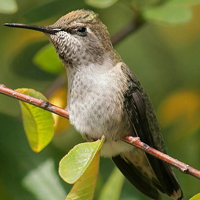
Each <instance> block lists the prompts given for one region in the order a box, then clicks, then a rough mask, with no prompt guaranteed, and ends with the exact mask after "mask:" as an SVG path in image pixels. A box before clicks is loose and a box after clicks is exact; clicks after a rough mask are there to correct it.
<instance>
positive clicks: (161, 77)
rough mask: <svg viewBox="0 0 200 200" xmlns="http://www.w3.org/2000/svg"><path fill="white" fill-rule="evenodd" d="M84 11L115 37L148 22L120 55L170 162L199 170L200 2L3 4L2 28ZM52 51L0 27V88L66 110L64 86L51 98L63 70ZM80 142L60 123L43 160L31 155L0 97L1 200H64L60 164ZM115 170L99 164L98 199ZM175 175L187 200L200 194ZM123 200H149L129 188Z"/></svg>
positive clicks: (10, 0)
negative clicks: (22, 91) (146, 101)
mask: <svg viewBox="0 0 200 200" xmlns="http://www.w3.org/2000/svg"><path fill="white" fill-rule="evenodd" d="M81 8H85V9H92V10H94V11H95V12H97V13H99V15H100V19H101V20H102V21H103V22H104V23H105V24H106V26H107V27H108V30H109V32H110V33H111V35H115V34H116V33H117V32H118V31H119V30H121V29H123V27H125V26H126V25H127V24H128V23H129V22H130V21H131V20H132V19H134V17H135V11H137V13H139V14H140V15H141V17H142V18H143V19H144V25H143V26H142V27H141V28H140V29H139V30H137V31H135V32H133V33H132V34H131V35H129V36H128V37H126V38H125V39H123V40H122V41H121V42H120V43H118V44H117V45H116V46H115V49H116V50H117V51H118V52H119V54H120V55H121V56H122V58H123V60H124V62H125V63H126V64H127V65H129V66H130V68H131V69H132V70H133V71H134V72H135V74H136V75H137V76H138V78H139V80H140V81H141V83H142V85H143V86H144V88H145V90H146V91H147V93H148V94H149V96H150V98H151V100H152V103H153V105H154V108H155V110H156V112H157V116H158V121H159V124H160V126H161V128H162V133H163V136H164V138H165V142H166V146H167V150H168V153H169V155H171V156H173V157H175V158H177V159H179V160H181V161H183V162H185V163H187V164H189V165H191V166H193V167H195V168H197V169H200V156H199V155H200V23H199V22H200V1H198V0H171V1H164V0H163V1H161V0H118V1H117V0H85V1H83V0H34V1H27V0H17V1H14V0H0V24H3V23H5V22H19V23H32V24H43V25H48V24H52V23H54V22H55V21H56V20H57V19H58V18H59V17H61V16H62V15H64V14H66V13H68V12H70V11H72V10H75V9H81ZM48 44H49V42H48V40H47V38H46V37H45V36H44V35H43V34H41V33H37V32H34V31H29V30H20V29H11V28H7V27H3V26H0V61H1V65H0V69H1V71H0V83H3V84H5V85H6V86H8V87H11V88H13V89H16V88H34V89H35V90H38V91H40V92H42V93H43V94H47V96H48V98H49V99H50V101H51V102H52V103H54V104H56V105H59V106H62V107H65V106H66V92H67V86H64V87H63V86H62V87H61V88H57V87H56V89H53V90H52V88H54V87H52V86H58V85H59V81H58V80H61V78H58V77H60V76H62V74H64V73H65V71H64V67H62V64H61V63H60V62H59V61H58V59H57V56H56V55H55V52H54V50H53V48H52V47H51V46H50V45H48ZM53 67H55V68H53ZM56 80H57V81H56ZM49 88H51V90H50V92H49ZM79 142H83V140H82V139H81V137H80V135H79V134H78V133H77V132H76V131H75V130H74V129H73V127H72V126H70V125H69V122H68V121H67V120H65V119H60V118H58V117H57V118H56V134H55V137H54V139H53V141H52V142H51V144H50V145H49V146H47V147H46V148H45V149H44V150H43V151H42V152H41V153H39V154H36V153H34V152H32V151H31V149H30V147H29V145H28V142H27V139H26V136H25V133H24V130H23V125H22V120H21V114H20V107H19V103H18V102H17V101H16V100H14V99H11V98H9V97H6V96H3V95H0V158H1V160H0V199H3V200H19V199H20V200H46V199H48V200H58V199H59V200H61V199H65V196H66V194H67V193H68V192H69V190H70V188H71V186H69V185H67V184H65V183H64V182H63V181H62V180H61V178H60V177H59V175H58V172H57V171H58V163H59V160H60V159H61V158H62V157H63V156H64V155H65V154H66V153H67V152H68V151H69V150H70V149H71V148H72V147H73V146H74V145H75V144H77V143H79ZM113 168H114V164H113V163H112V161H111V160H109V159H105V158H102V159H101V164H100V174H99V179H98V183H97V188H96V193H95V199H98V197H99V195H100V193H101V189H102V186H103V185H104V184H105V183H106V181H107V179H108V178H109V175H110V174H111V172H112V170H113ZM175 173H176V175H177V177H178V179H179V182H180V184H181V186H182V189H183V191H184V195H185V199H189V198H190V197H192V196H193V195H195V194H197V193H199V192H200V181H199V180H197V179H196V178H193V177H191V176H188V175H185V174H182V173H181V172H179V171H178V170H176V169H175ZM110 187H111V188H112V187H113V186H112V185H111V186H110ZM118 199H120V200H145V199H148V198H147V197H145V196H144V195H142V194H140V193H139V192H138V191H137V190H136V189H135V188H133V187H132V185H131V184H130V183H129V182H128V181H125V182H124V185H123V188H122V192H121V195H120V196H119V197H118ZM164 199H168V198H167V197H164ZM110 200H111V199H110ZM113 200H117V198H116V199H113Z"/></svg>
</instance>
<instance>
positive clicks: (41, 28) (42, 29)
mask: <svg viewBox="0 0 200 200" xmlns="http://www.w3.org/2000/svg"><path fill="white" fill-rule="evenodd" d="M4 26H9V27H14V28H25V29H31V30H35V31H40V32H43V33H48V34H55V33H56V32H59V31H61V29H60V28H53V27H51V26H38V25H29V24H18V23H5V24H4Z"/></svg>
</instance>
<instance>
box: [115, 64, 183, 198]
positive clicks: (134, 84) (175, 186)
mask: <svg viewBox="0 0 200 200" xmlns="http://www.w3.org/2000/svg"><path fill="white" fill-rule="evenodd" d="M122 70H123V72H124V73H125V74H126V75H127V80H128V82H127V84H128V86H129V89H128V91H127V92H126V94H125V101H124V106H125V109H126V112H127V114H128V117H129V120H130V123H131V125H132V128H133V135H134V136H135V135H136V136H138V137H140V139H141V141H143V142H144V143H146V144H148V145H149V146H151V147H153V148H155V149H158V150H160V151H165V148H164V142H163V139H162V136H161V134H160V130H159V127H158V125H157V119H156V116H155V114H154V110H153V108H152V105H151V103H150V100H149V98H148V96H147V95H146V93H145V92H144V91H143V89H142V87H141V86H140V83H139V82H138V80H137V78H136V77H135V75H134V74H133V73H132V72H131V71H130V69H129V68H128V67H127V66H125V65H122ZM145 156H146V158H147V160H148V163H149V165H150V167H151V169H152V172H153V173H154V175H155V177H156V179H157V180H156V181H155V180H148V181H147V180H146V182H147V183H145V181H144V180H145V179H144V177H143V176H142V174H140V173H138V172H137V171H138V168H137V167H136V166H134V164H133V163H131V162H129V161H128V159H127V158H126V156H125V155H124V157H125V159H124V158H123V157H122V156H117V157H115V158H113V160H114V162H115V163H116V165H117V166H118V168H119V169H120V170H121V172H122V173H123V174H124V175H125V176H126V177H127V178H128V179H129V180H130V179H132V180H134V181H131V180H130V181H131V182H132V183H133V184H134V185H135V186H136V187H137V188H138V189H139V190H140V191H142V187H143V186H145V187H146V184H149V189H146V190H145V191H142V192H143V193H145V194H146V195H148V196H150V197H151V198H154V199H159V196H157V197H156V196H155V194H156V193H155V191H153V193H154V196H152V195H151V194H152V193H151V192H150V191H151V190H152V188H153V189H154V190H156V188H157V189H159V190H160V191H161V192H163V193H165V194H167V195H168V196H170V197H172V198H174V199H182V198H183V194H182V190H181V188H180V185H179V183H178V182H177V179H176V177H175V175H174V173H173V171H172V169H171V167H170V166H169V165H168V164H167V163H165V162H163V161H161V160H159V159H157V158H155V157H153V156H151V155H149V154H146V153H145ZM129 158H130V157H129ZM125 160H126V161H125ZM135 168H137V169H135ZM134 170H135V171H134ZM127 171H128V172H127ZM136 172H137V173H136ZM138 174H140V175H141V179H140V180H138V179H137V175H138ZM131 176H132V178H130V177H131ZM137 180H138V181H137ZM147 191H148V192H147ZM157 193H158V192H157Z"/></svg>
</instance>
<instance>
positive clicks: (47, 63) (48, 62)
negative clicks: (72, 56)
mask: <svg viewBox="0 0 200 200" xmlns="http://www.w3.org/2000/svg"><path fill="white" fill-rule="evenodd" d="M33 62H34V63H35V64H36V65H37V66H39V68H40V69H42V70H44V71H46V72H49V73H51V74H59V73H61V72H62V71H63V70H64V67H63V66H62V62H61V61H60V60H59V58H58V55H57V54H56V52H55V49H54V47H53V45H51V44H48V45H46V46H44V47H43V48H41V49H40V50H39V51H38V52H37V53H36V55H35V56H34V58H33Z"/></svg>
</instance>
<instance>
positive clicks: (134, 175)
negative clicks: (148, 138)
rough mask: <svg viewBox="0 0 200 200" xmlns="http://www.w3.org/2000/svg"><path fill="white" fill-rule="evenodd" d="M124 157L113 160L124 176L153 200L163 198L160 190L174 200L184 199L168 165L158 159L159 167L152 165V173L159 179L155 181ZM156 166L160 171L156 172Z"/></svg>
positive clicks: (150, 160)
mask: <svg viewBox="0 0 200 200" xmlns="http://www.w3.org/2000/svg"><path fill="white" fill-rule="evenodd" d="M144 155H145V154H144ZM131 156H132V155H131ZM133 156H134V154H133ZM123 157H124V156H123ZM123 157H121V156H120V155H118V156H115V157H113V158H112V159H113V161H114V163H115V164H116V166H117V167H118V168H119V170H120V171H121V172H122V173H123V174H124V176H125V177H126V178H127V179H128V180H129V181H130V182H131V183H132V184H133V185H134V186H135V187H136V188H137V189H138V190H139V191H141V192H142V193H143V194H145V195H147V196H148V197H150V198H152V199H155V200H160V199H161V196H160V194H159V192H158V190H160V191H161V192H162V193H164V194H166V195H168V196H170V197H171V198H173V199H176V200H182V199H183V193H182V190H181V188H180V186H179V184H178V182H177V180H176V178H175V175H174V173H173V171H172V169H171V168H170V166H169V165H168V164H167V163H164V162H162V161H160V160H158V159H156V162H158V163H157V165H154V166H152V165H151V167H152V170H153V171H152V173H154V174H155V179H157V180H154V179H149V178H148V177H146V176H145V175H144V174H143V173H142V171H141V169H140V168H138V167H137V166H135V165H134V163H133V162H131V161H130V162H129V160H128V158H126V157H125V159H124V158H123ZM147 158H148V160H149V162H150V163H149V164H151V162H152V161H153V160H152V159H151V158H152V156H151V158H150V159H149V156H147ZM158 164H159V165H158ZM155 166H157V167H159V169H158V168H157V170H156V169H155ZM157 172H158V173H157Z"/></svg>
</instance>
